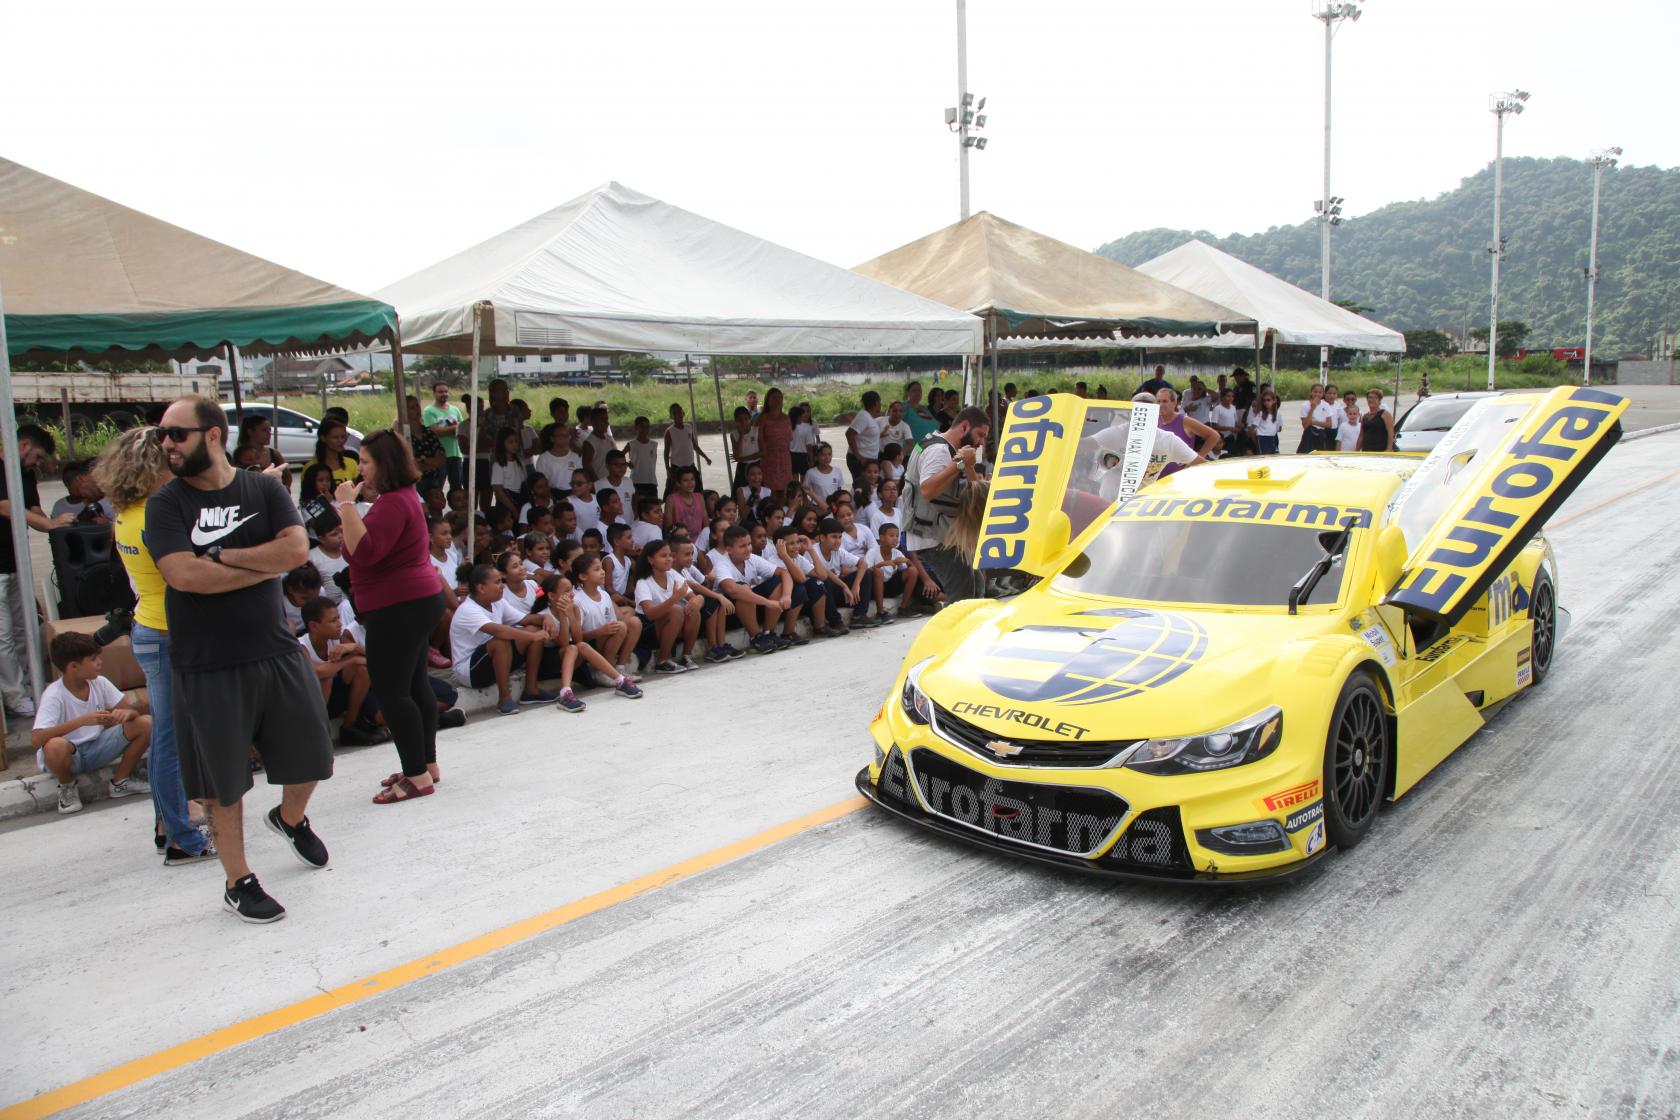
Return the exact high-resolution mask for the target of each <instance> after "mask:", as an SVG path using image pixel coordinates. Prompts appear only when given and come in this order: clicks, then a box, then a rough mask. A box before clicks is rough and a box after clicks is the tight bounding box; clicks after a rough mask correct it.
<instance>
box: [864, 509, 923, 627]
mask: <svg viewBox="0 0 1680 1120" xmlns="http://www.w3.org/2000/svg"><path fill="white" fill-rule="evenodd" d="M863 564H864V567H866V568H868V569H869V579H870V585H871V586H872V587H873V589H874V592H875V616H876V618H878V619H880V621H881V624H882V625H886V624H887V623H891V622H896V621H898V616H897V615H896V614H894V613H893V612H892V611H889V610H887V604H886V597H887V596H888V595H897V596H898V597H899V605H900V607H902V606H903V605H904V604H905V603H908V602H909V601H910V599H911V597H912V596H913V595H915V593H916V569H915V568H914V567H912V566H911V564H910V561H909V559H908V558H907V557H906V556H905V555H904V553H902V552H900V551H899V550H898V526H897V525H894V524H893V523H892V522H890V521H889V522H887V523H886V524H885V525H882V526H881V539H880V543H878V544H876V545H875V546H873V547H872V548H870V550H869V551H868V552H867V553H865V554H864V557H863Z"/></svg>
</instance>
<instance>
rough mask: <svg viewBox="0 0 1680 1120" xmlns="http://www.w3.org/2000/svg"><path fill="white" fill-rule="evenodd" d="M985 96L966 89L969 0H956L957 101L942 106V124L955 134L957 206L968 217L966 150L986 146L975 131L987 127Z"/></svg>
mask: <svg viewBox="0 0 1680 1120" xmlns="http://www.w3.org/2000/svg"><path fill="white" fill-rule="evenodd" d="M985 108H986V99H985V98H984V97H982V98H981V99H980V101H979V102H978V103H976V102H975V100H974V95H973V94H972V93H970V92H969V91H968V0H957V104H956V106H955V108H947V109H946V110H945V127H946V128H948V129H950V130H951V131H952V132H954V133H956V136H957V184H958V185H957V192H958V199H959V202H958V210H959V213H960V216H961V217H962V218H964V219H966V218H967V217H968V151H969V149H970V148H974V149H976V150H978V151H982V152H983V151H985V150H986V138H985V137H984V136H978V135H975V134H976V133H978V132H979V131H980V130H981V129H983V128H985V127H986V114H985V112H984V110H985Z"/></svg>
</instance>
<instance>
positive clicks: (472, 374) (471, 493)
mask: <svg viewBox="0 0 1680 1120" xmlns="http://www.w3.org/2000/svg"><path fill="white" fill-rule="evenodd" d="M483 309H484V304H483V303H475V304H473V335H472V368H471V369H469V370H468V371H467V395H468V396H470V397H471V398H472V400H471V402H469V405H468V413H469V415H471V417H472V427H470V428H468V429H467V508H468V509H470V510H472V511H473V513H474V514H475V515H476V514H477V513H478V348H479V345H480V343H481V342H482V341H483V328H484V316H483V315H482V314H481V312H482V311H483Z"/></svg>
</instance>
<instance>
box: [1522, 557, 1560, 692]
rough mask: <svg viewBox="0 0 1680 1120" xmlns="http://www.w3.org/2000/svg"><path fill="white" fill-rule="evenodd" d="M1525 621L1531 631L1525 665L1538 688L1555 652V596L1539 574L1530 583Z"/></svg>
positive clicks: (1548, 577) (1548, 582) (1547, 579)
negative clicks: (1526, 664) (1531, 627)
mask: <svg viewBox="0 0 1680 1120" xmlns="http://www.w3.org/2000/svg"><path fill="white" fill-rule="evenodd" d="M1528 618H1529V621H1530V622H1532V623H1533V624H1534V625H1533V631H1532V633H1531V634H1530V636H1529V662H1530V667H1531V668H1532V670H1533V673H1534V681H1533V683H1534V684H1536V685H1538V684H1539V683H1540V682H1541V681H1543V680H1545V679H1546V674H1547V673H1549V672H1551V671H1552V657H1553V655H1554V654H1556V652H1557V592H1556V590H1554V589H1553V587H1552V580H1551V577H1550V576H1548V575H1547V574H1546V573H1545V572H1541V573H1540V574H1539V575H1538V576H1537V577H1535V580H1534V591H1533V593H1532V594H1530V595H1529V597H1528Z"/></svg>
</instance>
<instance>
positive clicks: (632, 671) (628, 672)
mask: <svg viewBox="0 0 1680 1120" xmlns="http://www.w3.org/2000/svg"><path fill="white" fill-rule="evenodd" d="M618 671H619V673H621V674H622V675H624V676H626V677H629V678H630V679H631V680H633V681H639V680H641V679H642V675H641V674H640V673H638V672H636V663H635V662H634V661H629V662H626V663H625V664H623V665H620V666H619V667H618Z"/></svg>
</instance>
